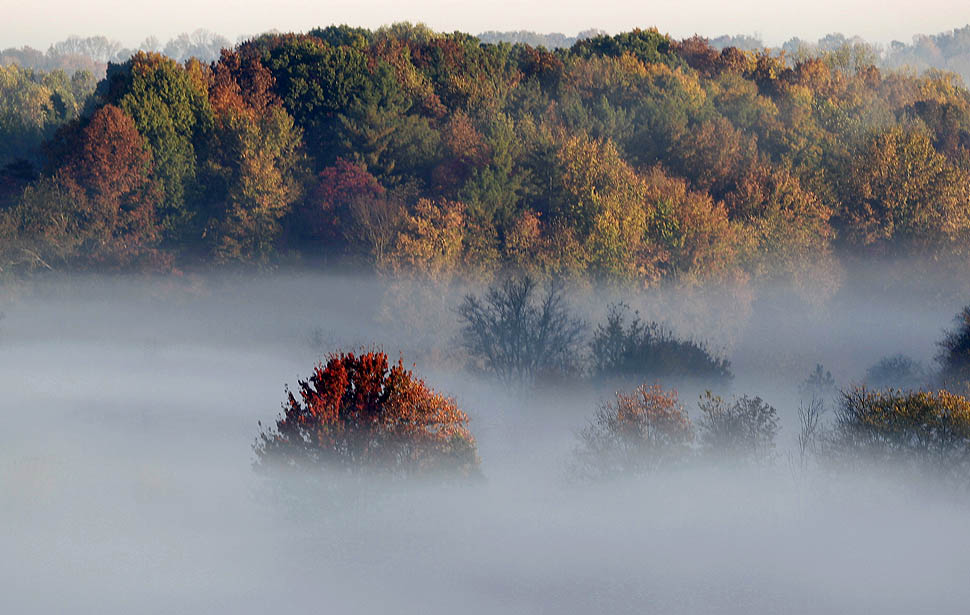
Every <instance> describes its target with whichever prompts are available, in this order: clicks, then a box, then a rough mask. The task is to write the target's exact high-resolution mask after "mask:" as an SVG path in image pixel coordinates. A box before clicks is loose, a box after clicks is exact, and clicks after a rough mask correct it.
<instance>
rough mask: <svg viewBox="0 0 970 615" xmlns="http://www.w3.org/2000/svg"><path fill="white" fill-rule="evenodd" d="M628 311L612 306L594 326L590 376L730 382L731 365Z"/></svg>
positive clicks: (627, 309)
mask: <svg viewBox="0 0 970 615" xmlns="http://www.w3.org/2000/svg"><path fill="white" fill-rule="evenodd" d="M628 312H629V308H627V307H626V306H625V305H622V304H620V305H613V306H611V307H610V311H609V314H608V315H607V317H606V323H604V324H600V325H598V326H597V328H596V331H595V333H594V334H593V340H592V343H591V350H592V361H593V374H594V376H595V377H598V378H635V379H637V380H639V381H641V382H642V381H643V380H656V379H670V378H674V379H687V378H691V379H698V380H704V381H707V382H711V383H724V382H726V381H728V380H730V379H731V378H732V377H733V375H732V374H731V362H730V361H728V360H727V359H725V358H721V357H716V356H714V355H713V354H712V353H711V351H710V350H709V349H708V348H707V346H706V345H705V344H703V343H699V342H696V341H694V340H690V339H687V340H683V339H678V338H677V337H675V336H674V334H673V333H671V332H670V331H669V330H667V329H666V328H664V327H663V326H661V325H659V324H657V323H656V322H650V323H645V322H643V321H641V320H640V316H639V314H637V313H636V312H634V314H633V318H632V319H630V321H629V323H627V313H628Z"/></svg>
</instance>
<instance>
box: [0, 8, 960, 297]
mask: <svg viewBox="0 0 970 615" xmlns="http://www.w3.org/2000/svg"><path fill="white" fill-rule="evenodd" d="M872 62H873V59H872V56H871V54H870V53H868V52H867V51H866V50H865V49H862V48H860V47H857V46H851V45H849V46H842V47H839V48H838V49H836V50H835V51H824V50H820V51H818V53H815V54H814V55H812V54H806V55H805V56H804V57H802V58H801V59H798V60H797V61H793V60H792V59H791V58H788V57H785V56H784V54H778V53H773V52H771V51H770V50H761V51H745V50H742V49H739V48H737V47H724V48H722V49H717V48H715V47H713V46H712V45H711V44H710V43H709V42H708V41H706V40H704V39H702V38H699V37H695V38H691V39H686V40H679V41H678V40H673V39H671V38H670V37H668V36H665V35H663V34H661V33H659V32H658V31H657V30H655V29H648V30H632V31H630V32H626V33H622V34H618V35H615V36H609V35H605V34H599V35H596V36H593V37H592V38H586V39H582V40H578V41H577V42H576V43H574V44H573V45H572V46H571V47H568V48H559V49H556V50H554V51H549V50H546V49H545V48H542V47H531V46H529V45H527V44H522V43H516V44H509V43H504V42H502V43H496V44H490V43H482V42H481V41H480V40H479V39H477V38H476V37H473V36H471V35H466V34H462V33H452V34H445V33H437V32H433V31H431V30H429V29H427V28H425V27H423V26H414V25H410V24H396V25H392V26H388V27H384V28H381V29H379V30H377V31H370V30H365V29H360V28H352V27H347V26H330V27H327V28H321V29H315V30H310V31H309V32H308V33H306V34H267V35H261V36H258V37H256V38H253V39H251V40H247V41H245V42H242V43H240V44H239V45H237V46H235V47H229V48H225V49H223V50H222V52H221V55H220V57H219V59H218V60H216V61H214V62H211V63H205V62H203V61H199V60H197V59H188V60H186V61H184V62H177V61H175V60H173V59H171V58H169V57H166V56H165V55H163V54H160V53H157V52H137V53H135V54H134V55H132V56H131V57H130V58H129V59H127V60H126V61H124V62H122V63H119V64H113V63H112V64H109V65H108V68H107V73H106V76H105V77H104V79H101V80H99V81H96V80H95V79H94V78H93V77H92V75H91V73H90V72H83V71H82V72H77V73H75V74H74V75H73V76H70V77H69V76H67V74H66V73H64V72H62V71H52V72H43V71H34V70H30V69H23V68H20V67H18V66H17V65H16V64H10V65H6V66H4V67H2V68H0V71H2V72H0V74H2V80H0V167H2V174H0V204H2V205H0V207H2V209H0V216H2V217H0V251H2V254H0V267H2V270H3V273H4V275H8V276H10V275H13V276H18V275H23V274H25V273H29V272H32V271H41V270H59V271H82V270H96V271H152V272H159V271H162V272H164V271H184V270H191V269H193V268H198V267H199V266H203V265H233V264H246V265H255V266H259V267H274V266H280V265H288V264H289V265H299V266H311V267H314V266H339V267H348V266H350V267H356V268H363V269H365V270H371V271H378V272H382V273H391V274H407V275H420V276H425V277H428V278H433V279H447V278H449V277H452V276H465V277H476V278H480V279H484V280H489V279H492V278H493V277H494V276H495V275H498V274H501V273H502V272H509V271H515V272H528V273H530V274H531V275H535V276H539V277H541V278H573V279H595V280H598V281H607V282H612V281H615V282H618V283H629V284H635V285H638V286H641V287H649V286H652V285H655V284H657V283H660V282H663V281H667V280H675V281H678V282H682V283H688V284H690V283H695V282H697V283H699V282H703V281H704V280H709V279H713V278H717V279H722V280H723V279H735V280H785V281H795V282H798V281H799V280H807V279H812V280H818V279H830V280H832V281H833V282H832V283H833V284H837V283H838V279H839V275H840V274H839V271H840V269H841V268H842V266H843V265H844V264H845V263H847V262H851V261H852V260H853V259H857V258H870V257H893V258H908V257H910V256H919V257H922V258H929V259H932V260H939V261H946V262H954V263H959V262H963V259H965V258H966V254H965V247H964V246H965V245H966V241H967V238H968V233H970V213H968V212H970V94H968V92H967V90H966V89H965V88H964V87H963V86H962V84H961V81H960V79H959V78H958V77H957V76H955V75H954V74H952V73H946V72H941V71H929V72H925V73H923V74H917V73H916V72H914V71H907V70H892V69H885V68H877V67H876V66H875V65H874V64H873V63H872Z"/></svg>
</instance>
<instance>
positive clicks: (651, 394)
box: [572, 385, 694, 480]
mask: <svg viewBox="0 0 970 615" xmlns="http://www.w3.org/2000/svg"><path fill="white" fill-rule="evenodd" d="M579 439H580V443H579V446H578V447H577V448H576V450H575V451H574V455H573V463H572V473H573V475H574V476H575V477H576V478H579V479H587V480H596V479H602V478H612V477H619V476H639V475H643V474H647V473H649V472H652V471H655V470H660V469H665V468H671V467H675V466H677V465H679V464H681V463H683V462H684V461H685V460H686V459H687V458H688V457H689V455H690V453H691V442H692V441H693V439H694V430H693V426H692V425H691V422H690V418H688V416H687V410H685V409H684V407H683V406H682V405H681V404H680V402H679V401H678V399H677V391H674V390H671V391H664V390H663V389H662V388H660V386H658V385H654V386H640V387H638V388H637V389H636V390H635V391H634V392H633V393H632V394H630V395H625V394H623V393H617V394H616V399H615V400H613V401H610V402H607V403H605V404H603V405H602V406H600V408H599V409H598V410H597V411H596V413H595V414H594V415H593V418H592V420H591V421H590V423H589V424H588V425H587V426H586V428H585V429H583V430H582V432H580V434H579Z"/></svg>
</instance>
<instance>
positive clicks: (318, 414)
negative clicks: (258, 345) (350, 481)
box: [255, 352, 478, 476]
mask: <svg viewBox="0 0 970 615" xmlns="http://www.w3.org/2000/svg"><path fill="white" fill-rule="evenodd" d="M283 411H284V412H283V415H282V416H281V417H280V418H279V419H278V420H277V422H276V430H275V431H274V432H270V433H263V434H261V435H260V437H259V439H258V440H257V443H256V447H255V448H256V454H257V458H258V463H259V464H260V465H265V464H267V463H282V464H283V465H287V466H298V467H301V466H307V465H309V466H315V465H328V466H331V467H336V468H342V469H347V470H356V469H369V470H373V471H378V472H382V471H383V472H390V473H392V474H401V475H412V474H418V473H428V472H440V473H447V474H457V475H460V476H469V475H472V474H476V473H477V472H478V455H477V449H476V446H475V439H474V438H473V437H472V435H471V433H470V432H469V431H468V429H467V427H466V424H467V423H468V417H467V416H466V415H465V414H464V413H463V412H462V411H461V410H459V409H458V407H457V406H456V405H455V403H454V401H453V400H452V399H450V398H448V397H444V396H443V395H440V394H438V393H436V392H434V391H433V390H431V389H430V388H428V386H427V385H425V383H424V381H422V380H420V379H419V378H416V377H415V376H414V375H413V374H412V373H411V371H410V370H407V369H405V368H404V365H403V363H402V362H401V361H400V360H398V362H397V363H396V364H394V365H390V364H389V362H388V359H387V355H386V354H384V353H383V352H367V353H363V354H360V355H354V354H353V353H336V354H332V355H330V357H329V359H328V361H327V364H326V365H322V364H321V365H318V366H317V367H316V369H315V370H314V372H313V375H312V376H311V377H310V379H309V380H305V381H300V383H299V398H297V396H296V395H294V394H293V393H292V392H288V393H287V401H286V402H285V403H284V404H283Z"/></svg>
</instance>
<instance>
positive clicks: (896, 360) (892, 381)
mask: <svg viewBox="0 0 970 615" xmlns="http://www.w3.org/2000/svg"><path fill="white" fill-rule="evenodd" d="M926 380H927V374H926V370H924V369H923V364H922V363H920V362H919V361H916V360H914V359H912V358H911V357H908V356H906V355H904V354H897V355H893V356H890V357H883V358H882V359H879V361H877V362H876V363H875V364H874V365H873V366H872V367H870V368H869V369H867V370H866V377H865V383H866V386H868V387H872V388H876V389H901V390H913V389H918V388H920V387H922V386H924V385H925V384H926Z"/></svg>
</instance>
